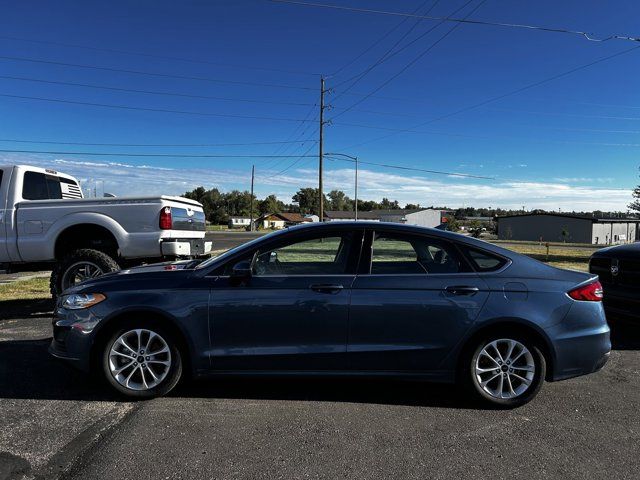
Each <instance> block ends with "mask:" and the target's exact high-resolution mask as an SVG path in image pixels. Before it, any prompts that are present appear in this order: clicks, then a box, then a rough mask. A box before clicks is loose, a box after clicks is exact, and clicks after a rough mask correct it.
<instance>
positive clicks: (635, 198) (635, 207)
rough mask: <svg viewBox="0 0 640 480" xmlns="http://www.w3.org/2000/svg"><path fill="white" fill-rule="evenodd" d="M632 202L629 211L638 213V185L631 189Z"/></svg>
mask: <svg viewBox="0 0 640 480" xmlns="http://www.w3.org/2000/svg"><path fill="white" fill-rule="evenodd" d="M631 195H632V196H633V201H632V202H631V203H630V204H629V210H633V211H634V212H640V185H638V186H637V187H636V188H634V189H633V193H632V194H631Z"/></svg>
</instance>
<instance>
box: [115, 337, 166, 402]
mask: <svg viewBox="0 0 640 480" xmlns="http://www.w3.org/2000/svg"><path fill="white" fill-rule="evenodd" d="M170 369H171V351H170V349H169V345H168V344H167V342H166V340H165V339H164V338H162V337H161V336H160V335H159V334H158V333H156V332H153V331H151V330H147V329H136V330H130V331H128V332H125V333H123V334H122V335H120V336H119V337H118V338H117V339H116V340H115V342H113V344H112V345H111V349H110V351H109V372H110V373H111V376H112V377H113V378H114V379H115V380H116V381H117V382H118V383H119V384H120V385H122V386H123V387H124V388H127V389H129V390H137V391H143V390H150V389H152V388H154V387H156V386H158V385H159V384H161V383H162V382H163V380H164V379H165V378H166V377H167V375H168V374H169V370H170Z"/></svg>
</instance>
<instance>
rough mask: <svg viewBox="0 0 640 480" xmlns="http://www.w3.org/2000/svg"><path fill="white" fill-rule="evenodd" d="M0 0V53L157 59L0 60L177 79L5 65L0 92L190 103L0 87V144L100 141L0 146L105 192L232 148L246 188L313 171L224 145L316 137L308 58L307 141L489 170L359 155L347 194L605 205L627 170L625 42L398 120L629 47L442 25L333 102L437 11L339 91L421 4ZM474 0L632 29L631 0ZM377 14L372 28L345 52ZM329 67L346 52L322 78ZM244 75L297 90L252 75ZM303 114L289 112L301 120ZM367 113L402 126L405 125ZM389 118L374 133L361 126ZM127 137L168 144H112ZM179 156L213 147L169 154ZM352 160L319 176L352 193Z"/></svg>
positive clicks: (634, 130)
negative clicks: (321, 103) (321, 128)
mask: <svg viewBox="0 0 640 480" xmlns="http://www.w3.org/2000/svg"><path fill="white" fill-rule="evenodd" d="M323 1H324V0H323ZM326 3H333V4H337V5H348V6H354V7H360V8H372V9H382V10H393V11H398V12H413V11H415V10H416V9H418V10H417V11H418V12H420V13H424V12H426V11H427V10H428V9H429V8H431V7H432V6H433V5H434V2H433V0H429V1H426V2H424V1H422V0H401V1H397V2H388V1H387V2H385V1H382V0H349V1H338V0H332V1H329V0H327V2H326ZM465 3H466V0H465V1H458V0H455V1H454V0H446V1H445V0H441V1H439V2H437V3H436V4H435V6H433V9H432V10H431V15H435V16H446V15H450V14H451V13H452V12H454V11H456V10H457V9H459V8H460V7H462V6H463V5H464V4H465ZM2 4H3V5H2V11H3V15H2V17H1V18H0V26H1V27H2V28H1V32H2V35H3V38H0V56H3V57H14V58H15V57H19V58H23V59H35V60H45V61H48V62H59V63H67V64H78V65H92V66H98V67H104V68H107V69H109V68H110V69H116V70H133V71H140V72H152V73H159V74H164V75H167V76H165V77H161V76H150V75H139V74H132V73H123V72H116V71H111V70H99V69H87V68H77V67H69V66H63V65H56V64H51V63H38V62H28V61H19V60H7V59H0V76H3V77H20V78H28V79H32V80H34V79H35V80H46V81H47V82H66V83H81V84H85V85H94V86H101V87H108V88H111V89H118V88H120V89H129V90H144V91H154V92H168V93H173V94H180V95H182V96H177V95H157V94H149V93H133V92H124V91H118V90H108V89H104V88H102V89H99V88H90V87H80V86H69V85H61V84H52V83H44V82H36V81H32V80H29V81H27V80H16V79H8V78H0V94H2V95H13V96H22V97H24V96H27V97H39V98H48V99H57V100H65V101H72V102H86V103H100V104H108V105H121V106H128V107H136V108H146V109H156V110H157V109H162V110H178V111H183V112H198V113H201V114H202V113H204V114H205V115H195V114H184V113H168V112H155V111H154V112H151V111H139V110H130V109H122V108H106V107H98V106H86V105H76V104H68V103H59V102H48V101H41V100H40V101H39V100H32V99H24V98H23V99H19V98H13V97H6V96H4V97H3V96H0V138H1V139H3V140H1V141H0V149H4V150H38V151H43V150H47V151H63V152H70V151H74V152H108V153H117V154H118V155H117V156H113V157H98V156H88V155H69V154H32V153H0V160H1V161H2V163H31V164H38V165H43V164H46V165H53V166H54V167H55V168H58V169H59V170H64V171H66V172H69V173H71V174H76V175H77V176H79V177H80V178H81V179H82V180H84V181H85V183H86V185H87V186H89V187H90V186H92V185H93V184H94V183H95V182H96V180H100V181H99V182H98V190H99V191H100V190H102V188H103V185H104V189H105V190H107V191H110V192H113V193H116V194H120V195H126V194H132V193H171V194H179V193H182V192H184V191H185V190H187V189H191V188H193V187H195V186H198V185H200V184H204V186H206V187H213V186H216V187H219V188H222V189H225V190H229V189H232V188H241V189H245V188H248V182H249V172H250V169H251V165H252V164H254V163H255V164H256V192H257V194H258V195H260V196H263V195H267V194H271V193H275V194H277V195H278V196H279V197H281V198H283V199H284V200H288V199H289V197H290V195H291V194H292V193H293V192H295V190H296V189H297V187H298V186H313V185H314V183H315V182H316V181H317V171H316V168H317V159H313V158H306V157H302V158H298V157H292V158H284V159H239V158H234V157H231V156H227V157H225V155H243V154H266V155H297V156H299V155H301V154H304V153H305V152H306V153H307V154H308V155H311V154H315V153H317V147H316V146H315V145H314V144H313V143H312V142H313V139H315V137H316V136H317V134H316V133H315V130H316V126H317V125H316V123H315V122H313V120H315V119H316V118H317V108H314V107H313V105H314V104H315V103H316V102H317V101H318V87H319V79H318V76H317V75H316V74H317V73H323V74H325V75H326V76H327V77H328V79H327V86H328V87H330V88H333V89H334V90H333V91H332V92H331V93H330V94H328V95H327V103H328V104H329V105H331V106H333V107H334V108H333V109H331V110H329V111H327V112H326V117H327V118H328V119H333V117H335V116H337V118H335V119H334V120H333V122H332V124H331V125H328V126H327V127H326V129H325V141H326V143H325V151H328V152H336V151H337V152H343V153H347V154H351V155H357V156H358V157H360V158H361V159H363V160H365V161H371V162H379V163H394V164H401V165H407V166H415V167H419V168H425V169H433V170H444V171H449V172H461V173H468V174H473V175H481V176H488V177H493V179H492V180H480V179H461V178H454V177H448V176H441V175H431V174H426V173H424V174H423V173H411V172H403V171H399V170H390V169H385V168H382V167H374V166H370V165H368V166H363V168H362V169H361V177H360V180H361V181H360V186H361V189H360V196H361V198H367V199H369V198H370V199H378V200H379V199H380V198H382V197H383V196H387V197H391V198H396V199H398V200H400V201H401V202H402V203H404V202H411V203H420V204H421V205H445V204H446V205H448V206H451V207H457V206H493V207H497V206H502V207H518V208H521V207H522V206H523V205H524V206H525V207H526V208H527V209H529V208H547V209H558V208H560V209H562V210H574V209H575V210H587V209H603V210H609V209H619V210H624V209H626V204H627V203H628V202H629V200H630V198H631V197H630V191H631V189H632V188H633V186H634V185H636V184H637V183H638V176H637V174H638V165H639V164H640V162H639V161H638V152H640V90H639V89H638V88H637V83H638V80H637V79H638V76H639V75H638V74H639V73H640V68H639V65H640V49H639V50H636V51H633V52H631V53H628V54H625V55H621V56H619V57H617V58H614V59H611V60H609V61H606V62H603V63H600V64H598V65H595V66H593V67H591V68H587V69H583V70H581V71H579V72H576V73H574V74H571V75H567V76H565V77H562V78H560V79H557V80H554V81H551V82H548V83H545V84H544V85H541V86H539V87H536V88H531V89H528V90H526V91H524V92H522V93H519V94H516V95H511V96H508V97H506V98H504V99H501V100H499V101H495V102H492V103H489V104H487V105H485V106H483V107H480V108H476V109H472V110H469V111H466V112H464V113H461V114H459V115H453V116H450V117H448V118H446V119H443V120H440V121H436V122H433V123H431V124H429V125H426V126H422V127H417V128H414V127H416V126H417V125H420V124H423V123H426V122H428V121H429V120H431V119H435V118H438V117H440V116H443V115H447V114H449V113H451V112H455V111H457V110H459V109H461V108H464V107H467V106H469V105H474V104H477V103H479V102H482V101H484V100H487V99H490V98H493V97H496V96H499V95H502V94H504V93H507V92H510V91H513V90H516V89H518V88H520V87H523V86H526V85H528V84H531V83H534V82H536V81H538V80H542V79H545V78H548V77H551V76H554V75H556V74H559V73H562V72H564V71H567V70H570V69H572V68H574V67H577V66H580V65H583V64H587V63H589V62H592V61H594V60H597V59H599V58H602V57H605V56H608V55H612V54H614V53H617V52H621V51H623V50H626V49H629V48H631V47H633V46H634V44H633V43H631V42H625V41H621V40H611V41H608V42H602V43H597V42H589V41H587V40H585V39H583V38H581V37H578V36H570V35H563V34H557V33H548V32H540V31H530V30H519V29H507V28H499V27H492V26H481V25H461V26H459V27H458V28H456V29H455V31H453V32H452V33H451V34H450V35H448V36H447V37H446V38H445V39H444V40H442V41H441V42H440V43H438V44H437V45H436V46H435V47H433V49H432V50H430V51H429V52H428V53H426V54H424V56H423V57H421V58H420V59H419V60H418V61H416V62H415V64H413V65H412V66H411V67H410V68H408V69H407V70H406V71H405V72H404V73H402V74H401V75H400V76H398V77H397V78H395V79H394V80H393V81H391V82H390V83H389V84H388V85H386V86H385V87H384V88H382V89H380V90H379V91H377V92H376V93H375V95H373V96H371V97H370V98H366V99H365V100H364V101H362V103H359V104H358V105H357V106H355V107H353V109H352V110H349V111H347V112H346V113H341V112H344V109H345V108H349V107H350V106H351V105H353V104H354V103H355V102H357V101H360V100H361V99H363V98H364V97H362V96H356V95H351V94H353V93H356V94H361V95H363V94H365V95H366V94H368V93H370V92H372V91H374V90H376V89H377V88H378V87H379V86H380V85H382V84H383V83H385V82H386V81H387V80H388V79H390V78H392V77H393V76H394V75H396V74H397V73H398V72H399V71H400V70H401V69H402V68H404V67H405V66H406V65H407V64H409V63H410V62H412V61H413V60H414V59H415V58H416V57H418V56H419V55H420V54H421V53H422V52H423V51H424V50H425V49H427V47H429V46H430V45H431V44H432V43H433V42H434V41H435V40H437V39H438V38H439V37H441V36H442V35H444V34H445V33H446V32H447V31H448V30H449V29H450V28H451V27H452V26H453V24H450V23H446V24H443V25H440V26H437V27H436V28H435V29H434V30H433V31H432V32H431V33H430V34H428V35H425V36H424V37H423V38H421V39H420V40H418V41H416V42H415V43H414V44H413V45H411V46H410V47H408V48H406V49H405V50H404V51H402V52H401V53H399V54H397V55H396V56H394V57H393V58H391V59H389V60H388V61H386V62H384V63H382V64H381V65H379V66H378V67H377V68H374V69H373V70H371V71H370V72H369V73H368V74H367V75H365V76H364V77H362V79H361V80H360V81H358V83H357V84H356V85H354V86H353V87H352V88H351V89H350V90H348V91H347V92H345V89H346V88H348V87H349V85H350V82H348V81H347V82H345V80H348V79H349V78H351V77H353V76H355V75H358V74H359V73H361V72H363V71H364V70H365V69H367V68H368V67H370V66H371V65H372V64H374V63H375V62H376V61H377V60H378V59H379V58H380V57H381V56H382V55H383V54H384V53H385V52H386V51H387V50H388V49H389V48H390V47H391V46H392V45H393V44H394V43H395V42H396V41H398V40H399V39H400V37H401V36H402V35H404V34H405V32H407V31H408V30H409V29H410V28H411V27H413V30H412V31H411V33H410V34H408V36H407V37H406V38H405V39H404V40H403V41H401V42H400V44H399V46H400V47H402V46H403V45H404V44H406V43H408V42H410V41H412V40H413V39H415V38H416V37H418V36H419V35H422V34H423V33H425V32H426V31H427V30H428V29H429V28H432V27H434V26H436V23H437V22H434V21H431V20H423V21H420V22H418V23H417V25H415V26H414V24H415V23H416V21H415V20H413V19H409V20H406V21H404V23H402V24H401V25H400V26H398V24H400V22H402V20H403V19H402V18H401V17H394V16H388V15H386V16H385V15H375V14H364V13H355V12H345V11H338V10H331V9H320V8H312V7H304V6H296V5H286V4H277V3H272V2H268V1H258V0H237V1H212V2H205V1H184V2H165V1H153V2H151V1H136V2H109V3H99V2H70V1H61V2H55V4H54V3H51V2H44V1H42V2H2ZM480 4H481V5H480ZM478 5H480V6H479V8H478V9H477V10H476V11H475V12H474V13H473V14H472V15H471V16H470V18H473V19H480V20H487V21H494V22H509V23H525V24H532V25H543V26H550V27H563V28H568V29H575V30H582V31H588V32H593V33H594V34H595V35H601V36H606V35H609V34H612V33H616V34H629V35H632V36H640V28H639V27H638V26H637V18H638V17H639V16H640V4H639V3H638V2H637V1H633V0H626V1H618V0H616V1H607V2H600V1H598V2H596V1H590V2H585V1H577V0H576V1H564V2H554V1H548V0H545V1H538V2H512V1H507V0H487V1H485V2H483V3H482V2H481V1H480V0H473V1H472V2H471V3H469V5H468V6H467V7H465V8H463V9H462V10H460V11H459V13H457V14H456V16H458V17H461V16H464V15H466V14H468V13H469V12H471V10H473V9H474V8H475V7H477V6H478ZM419 7H420V8H419ZM394 27H396V29H395V30H394V31H393V32H392V33H391V34H390V35H388V36H387V37H386V38H384V40H382V41H381V42H380V43H379V44H377V45H376V46H375V47H374V48H372V49H371V50H370V51H369V52H367V53H366V54H365V55H363V56H361V57H360V58H359V59H358V60H357V61H355V62H353V60H354V59H355V58H356V57H358V55H360V54H361V53H362V52H363V51H364V50H365V49H367V48H368V47H370V46H371V45H372V44H373V43H374V42H376V41H378V40H379V39H380V38H381V37H382V36H383V35H384V34H385V33H387V32H388V31H389V30H391V29H392V28H394ZM6 37H14V38H6ZM19 39H21V40H19ZM27 40H29V41H27ZM34 41H44V42H55V43H57V44H68V45H79V46H84V47H87V48H74V47H69V46H63V45H52V44H45V43H35V42H34ZM635 45H638V44H635ZM104 50H111V51H104ZM116 51H119V52H116ZM123 52H129V53H141V54H149V55H146V56H143V55H132V54H126V53H123ZM159 57H176V58H159ZM178 58H182V59H192V60H196V61H197V62H187V61H182V60H179V59H178ZM207 62H208V63H207ZM345 65H347V67H346V68H344V69H343V70H342V71H340V72H339V73H338V74H337V75H335V76H331V74H332V73H334V72H336V71H337V70H339V69H340V68H341V67H343V66H345ZM175 76H180V77H205V78H208V79H209V80H208V81H204V80H196V79H193V78H192V79H184V78H174V77H175ZM211 79H216V80H221V82H214V81H211ZM224 82H239V83H238V84H235V83H233V84H230V83H224ZM342 82H345V83H342ZM256 83H259V84H271V85H274V84H276V85H286V86H289V87H296V88H284V87H281V86H278V87H273V86H272V87H266V86H258V85H253V84H256ZM184 95H190V96H196V97H224V98H235V99H243V100H248V101H242V102H240V101H236V100H233V101H232V100H221V99H213V98H193V97H188V96H184ZM257 102H272V103H257ZM217 115H236V116H251V117H264V118H262V119H247V118H229V117H224V116H217ZM304 119H306V120H308V121H307V122H301V121H300V120H304ZM354 125H365V126H367V127H368V128H363V127H358V126H354ZM372 127H373V128H372ZM385 129H399V130H402V129H415V131H417V132H420V133H416V132H411V133H406V132H405V133H399V132H394V131H392V130H385ZM392 133H393V135H391V136H388V138H384V139H380V140H376V139H379V138H380V137H384V136H387V135H389V134H392ZM308 139H309V140H308ZM7 140H25V141H51V142H81V143H82V142H84V143H120V144H216V143H255V142H277V141H302V140H308V141H307V142H306V143H304V144H303V143H297V144H281V145H274V144H265V145H244V146H216V147H214V146H207V147H187V146H177V147H164V146H162V147H160V146H158V147H150V146H149V147H132V146H129V147H114V146H79V145H55V144H46V143H17V142H10V141H7ZM360 144H361V145H360ZM134 152H137V153H164V154H175V155H176V156H175V157H163V158H151V157H135V156H128V155H126V154H129V153H134ZM184 153H187V154H219V155H223V157H221V158H214V159H203V158H184V157H180V156H179V154H184ZM120 154H121V155H120ZM352 167H353V166H352V165H351V164H350V163H345V162H338V161H326V170H327V173H326V180H325V183H326V188H327V190H329V189H331V188H341V189H344V190H345V191H347V193H349V194H351V195H352V194H353V192H352V190H353V170H352ZM283 170H284V171H283Z"/></svg>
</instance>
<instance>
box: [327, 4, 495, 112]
mask: <svg viewBox="0 0 640 480" xmlns="http://www.w3.org/2000/svg"><path fill="white" fill-rule="evenodd" d="M472 1H473V0H469V1H467V2H466V3H465V4H464V5H463V6H462V7H460V8H459V9H458V10H456V12H458V11H460V10H461V9H463V8H465V7H466V6H467V5H469V4H470V3H471V2H472ZM485 2H486V0H481V1H480V3H478V5H476V6H475V7H474V8H473V9H472V10H471V11H470V12H469V13H468V14H467V15H466V16H465V18H466V17H468V16H469V15H472V14H473V13H474V12H476V11H477V10H478V9H479V8H480V7H481V6H482V5H483V4H484V3H485ZM454 13H455V12H454ZM443 23H444V21H442V22H440V23H438V24H437V25H435V26H434V27H433V28H431V29H430V30H428V31H427V33H429V32H430V31H431V30H433V29H435V28H437V27H439V26H440V25H441V24H443ZM460 25H461V24H459V23H456V24H455V25H453V26H452V27H451V28H450V29H449V30H447V31H446V32H445V33H444V35H441V36H440V37H439V38H438V39H437V40H436V41H434V42H433V43H432V44H431V45H429V46H428V47H427V48H426V49H425V50H423V51H422V52H420V54H419V55H418V56H417V57H415V58H414V59H413V60H411V61H410V62H409V63H407V64H406V65H405V66H404V67H402V68H401V69H400V70H399V71H398V72H397V73H396V74H395V75H393V76H392V77H390V78H388V79H387V80H386V81H384V82H383V83H382V84H381V85H378V87H376V88H375V89H374V90H372V91H371V92H370V94H369V95H365V96H364V97H362V98H361V99H360V100H358V101H356V102H355V103H353V104H352V105H351V106H350V107H347V108H346V109H345V110H343V111H342V112H341V113H338V114H336V115H334V116H333V118H331V120H334V119H335V118H337V117H339V116H341V115H344V114H345V113H347V112H348V111H349V110H351V109H352V108H353V107H356V106H358V105H360V104H361V103H362V102H364V101H365V100H367V98H369V96H371V95H373V94H375V93H377V92H379V91H380V90H382V89H383V88H384V87H386V86H387V85H389V84H390V83H391V82H392V81H393V80H395V79H396V78H398V77H399V76H400V75H402V74H403V73H404V72H406V71H407V70H408V69H409V68H411V67H412V66H413V65H415V63H416V62H418V60H420V59H421V58H422V57H424V56H425V55H426V54H427V53H429V52H430V51H431V50H433V49H434V48H435V47H436V46H437V45H438V44H439V43H440V42H441V41H443V40H444V39H445V38H447V37H448V36H449V35H451V34H452V33H453V32H454V31H455V30H456V29H457V28H458V27H459V26H460Z"/></svg>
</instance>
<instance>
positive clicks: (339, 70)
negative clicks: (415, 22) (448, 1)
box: [327, 0, 439, 79]
mask: <svg viewBox="0 0 640 480" xmlns="http://www.w3.org/2000/svg"><path fill="white" fill-rule="evenodd" d="M428 1H429V0H425V2H424V3H422V4H420V6H418V8H416V9H415V10H414V13H415V12H417V11H418V10H419V9H421V8H422V7H423V6H424V5H425V4H426V3H427V2H428ZM438 1H439V0H436V1H435V3H438ZM407 20H409V19H408V18H404V19H402V20H401V21H400V23H398V24H396V25H395V26H394V27H393V28H391V29H390V30H387V32H386V33H385V34H384V35H382V36H381V37H380V38H378V40H376V41H375V42H373V43H372V44H371V45H369V46H368V47H367V48H366V49H365V50H363V51H362V52H360V54H358V55H356V57H355V58H353V59H351V60H350V61H349V62H347V63H346V64H344V65H342V67H340V68H338V70H336V71H335V72H333V73H332V74H331V75H329V76H328V77H327V78H328V79H330V78H332V77H335V76H336V75H338V73H340V72H342V71H343V70H344V69H346V68H347V67H350V66H351V65H353V64H354V63H355V62H357V61H358V60H360V59H361V58H362V57H363V56H365V55H366V54H367V53H369V52H370V51H371V50H372V49H373V48H375V47H376V46H378V45H379V44H380V43H381V42H382V41H383V40H384V39H385V38H387V37H388V36H389V35H391V34H392V33H393V32H395V31H396V30H397V29H398V28H400V27H401V26H402V25H404V24H405V22H406V21H407Z"/></svg>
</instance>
